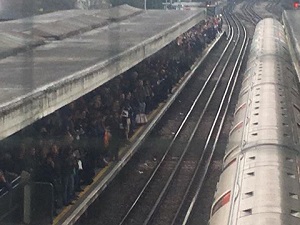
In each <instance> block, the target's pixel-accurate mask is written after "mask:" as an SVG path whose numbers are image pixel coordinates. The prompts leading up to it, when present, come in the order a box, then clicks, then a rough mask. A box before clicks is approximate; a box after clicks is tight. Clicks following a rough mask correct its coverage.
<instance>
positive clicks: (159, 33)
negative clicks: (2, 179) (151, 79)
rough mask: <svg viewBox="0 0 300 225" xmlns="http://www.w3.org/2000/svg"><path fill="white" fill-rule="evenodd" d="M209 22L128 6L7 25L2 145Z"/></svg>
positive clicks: (193, 14) (1, 76)
mask: <svg viewBox="0 0 300 225" xmlns="http://www.w3.org/2000/svg"><path fill="white" fill-rule="evenodd" d="M58 18H60V19H58ZM93 18H96V19H95V20H94V19H93ZM205 18H206V14H205V10H195V11H175V10H172V11H171V10H170V11H163V10H147V11H141V10H138V9H135V8H132V7H130V6H123V7H121V8H117V9H114V8H112V9H108V10H92V11H90V12H86V11H80V10H75V11H72V10H71V11H67V12H56V13H53V14H52V13H50V14H46V15H41V16H35V17H32V18H26V19H21V20H17V21H14V22H4V23H1V26H0V31H1V35H2V36H3V38H1V42H0V54H2V58H1V57H0V67H1V71H0V80H1V82H0V92H1V96H0V127H1V130H0V140H2V139H4V138H6V137H8V136H10V135H12V134H13V133H15V132H17V131H19V130H21V129H23V128H24V127H26V126H28V125H30V124H32V123H33V122H35V121H37V120H39V119H41V118H43V117H45V116H47V115H49V114H51V113H52V112H54V111H55V110H57V109H59V108H61V107H63V106H65V105H67V104H68V103H70V102H72V101H74V100H75V99H78V98H79V97H81V96H83V95H85V94H87V93H89V92H90V91H92V90H94V89H95V88H97V87H99V86H101V85H102V84H104V83H106V82H107V81H109V80H111V79H113V78H114V77H116V76H118V75H119V74H121V73H122V72H124V71H127V70H128V69H129V68H131V67H133V66H134V65H136V64H137V63H139V62H140V61H142V60H143V59H145V58H147V57H148V56H150V55H152V54H154V53H155V52H157V51H158V50H160V49H161V48H163V47H164V46H166V45H167V44H168V43H170V42H171V41H173V40H174V39H175V38H176V37H178V36H179V35H180V34H182V33H184V32H185V31H187V30H189V29H190V28H191V27H193V26H195V25H196V24H197V23H199V22H200V21H202V20H204V19H205ZM56 28H57V29H56ZM8 30H10V31H8ZM1 35H0V36H1Z"/></svg>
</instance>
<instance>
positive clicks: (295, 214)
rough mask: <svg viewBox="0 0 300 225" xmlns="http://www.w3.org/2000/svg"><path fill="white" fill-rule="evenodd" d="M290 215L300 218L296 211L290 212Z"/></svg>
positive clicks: (299, 213)
mask: <svg viewBox="0 0 300 225" xmlns="http://www.w3.org/2000/svg"><path fill="white" fill-rule="evenodd" d="M291 215H292V216H294V217H297V218H300V212H299V211H297V210H291Z"/></svg>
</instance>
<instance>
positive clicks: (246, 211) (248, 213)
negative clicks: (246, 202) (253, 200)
mask: <svg viewBox="0 0 300 225" xmlns="http://www.w3.org/2000/svg"><path fill="white" fill-rule="evenodd" d="M250 215H252V209H245V210H243V211H242V215H241V216H250Z"/></svg>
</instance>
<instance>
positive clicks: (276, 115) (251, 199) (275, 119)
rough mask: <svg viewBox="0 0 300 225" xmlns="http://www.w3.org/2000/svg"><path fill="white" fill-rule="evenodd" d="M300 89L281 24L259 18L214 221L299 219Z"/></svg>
mask: <svg viewBox="0 0 300 225" xmlns="http://www.w3.org/2000/svg"><path fill="white" fill-rule="evenodd" d="M299 134H300V93H299V88H298V79H297V76H296V72H295V70H294V67H293V65H292V63H291V58H290V56H289V52H288V46H287V43H286V39H285V35H284V30H283V27H282V25H281V24H280V23H279V22H278V21H276V20H274V19H271V18H268V19H264V20H262V21H261V22H259V23H258V24H257V27H256V29H255V34H254V37H253V41H252V44H251V50H250V55H249V59H248V63H247V68H246V72H245V74H244V78H243V83H242V88H241V91H240V94H239V99H238V103H237V106H236V110H235V113H234V121H233V124H232V129H231V131H230V133H229V142H228V145H227V147H226V151H225V156H224V161H223V172H222V174H221V176H220V180H219V182H218V185H217V188H216V193H215V200H214V203H213V205H212V208H211V215H210V221H209V224H210V225H225V224H226V225H296V224H297V225H299V224H300V200H299V198H300V186H299V170H300V157H299V152H300V145H299Z"/></svg>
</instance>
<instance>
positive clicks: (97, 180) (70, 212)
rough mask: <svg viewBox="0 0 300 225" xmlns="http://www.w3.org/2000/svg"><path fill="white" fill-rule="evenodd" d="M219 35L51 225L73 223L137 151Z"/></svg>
mask: <svg viewBox="0 0 300 225" xmlns="http://www.w3.org/2000/svg"><path fill="white" fill-rule="evenodd" d="M222 35H223V33H221V34H219V35H218V36H217V38H216V39H215V40H214V41H213V42H212V43H211V44H210V45H209V46H208V47H207V48H206V50H205V51H204V52H203V54H202V56H201V57H199V58H198V59H197V61H196V62H195V63H194V65H193V66H192V67H191V69H190V70H189V71H188V72H186V74H185V75H184V77H183V78H182V79H181V80H180V82H179V83H178V84H177V85H176V86H175V87H174V88H173V91H172V92H173V93H172V95H169V97H168V99H167V100H166V101H165V102H164V103H161V104H160V105H159V106H158V108H157V109H155V110H154V111H152V112H151V114H150V115H148V123H147V124H146V125H143V126H141V127H139V128H138V129H137V130H136V131H135V133H134V135H133V136H132V137H131V138H130V142H129V144H127V145H125V146H123V147H122V148H121V149H120V153H119V155H120V157H119V159H120V160H119V161H117V162H109V164H108V165H107V166H106V167H105V168H103V169H101V170H99V171H98V172H97V174H96V176H95V177H94V182H93V183H92V184H91V185H89V186H86V187H84V191H83V192H81V193H80V194H79V199H78V200H77V201H76V202H75V204H74V205H69V206H67V207H65V208H64V209H63V210H62V211H60V212H59V214H58V216H57V217H56V218H55V219H54V221H53V225H72V224H75V223H76V221H77V220H78V219H79V217H80V216H81V215H82V214H83V213H84V212H85V211H86V210H87V208H88V207H89V206H90V205H91V204H92V203H93V202H94V201H95V200H96V199H97V197H98V196H99V195H100V194H101V192H102V191H103V190H104V189H105V188H106V187H107V185H108V184H109V182H111V181H112V180H113V179H114V177H115V176H116V175H117V174H118V172H119V171H120V170H121V169H122V168H123V167H124V166H125V165H126V163H127V162H128V161H129V160H130V158H131V157H132V156H133V154H134V153H135V152H136V151H137V149H138V147H139V146H140V145H141V144H142V142H143V141H144V139H145V138H146V137H147V135H148V134H149V133H150V132H151V130H152V129H153V127H154V126H155V125H156V124H157V123H158V121H159V120H160V118H161V117H162V116H163V115H164V113H165V112H166V111H167V109H168V108H169V107H170V106H171V104H172V103H173V102H174V100H175V99H176V97H177V96H178V95H179V93H180V92H181V90H182V89H183V88H184V87H185V84H186V83H187V82H188V81H189V79H190V78H191V76H192V74H193V73H194V71H195V70H196V68H197V67H198V66H199V65H200V64H201V63H202V61H203V60H204V59H205V58H206V56H207V55H208V53H209V52H210V50H211V49H212V48H213V47H214V45H215V44H216V43H217V42H218V41H219V40H220V38H221V37H222Z"/></svg>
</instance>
